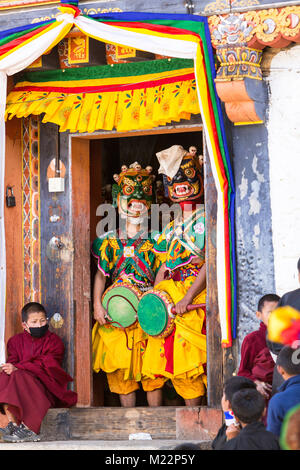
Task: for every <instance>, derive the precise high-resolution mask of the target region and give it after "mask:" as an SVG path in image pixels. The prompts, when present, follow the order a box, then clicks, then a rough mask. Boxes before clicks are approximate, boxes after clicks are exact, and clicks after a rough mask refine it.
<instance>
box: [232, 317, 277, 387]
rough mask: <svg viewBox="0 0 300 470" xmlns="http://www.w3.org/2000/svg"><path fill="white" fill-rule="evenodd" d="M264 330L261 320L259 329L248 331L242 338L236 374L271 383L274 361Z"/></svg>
mask: <svg viewBox="0 0 300 470" xmlns="http://www.w3.org/2000/svg"><path fill="white" fill-rule="evenodd" d="M266 332H267V327H266V325H265V324H264V323H263V322H261V323H260V327H259V330H256V331H253V332H252V333H249V334H248V335H247V336H246V337H245V338H244V341H243V343H242V348H241V362H240V367H239V371H238V374H237V375H240V376H243V377H247V378H249V379H251V380H253V381H255V380H259V381H261V382H266V383H268V384H270V385H272V377H273V370H274V366H275V363H274V361H273V359H272V356H271V354H270V352H269V349H268V348H267V342H266Z"/></svg>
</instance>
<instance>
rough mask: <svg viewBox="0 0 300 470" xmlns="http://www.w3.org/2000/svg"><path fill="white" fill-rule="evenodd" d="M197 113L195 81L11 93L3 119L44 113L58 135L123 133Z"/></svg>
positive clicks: (160, 124)
mask: <svg viewBox="0 0 300 470" xmlns="http://www.w3.org/2000/svg"><path fill="white" fill-rule="evenodd" d="M199 112H200V110H199V103H198V97H197V92H196V87H195V81H194V80H187V81H183V82H177V83H169V84H166V85H161V86H157V87H151V88H145V89H136V90H131V91H130V90H129V91H128V90H126V91H115V92H104V93H78V94H77V93H69V94H66V93H58V92H41V91H16V90H15V91H12V92H11V93H10V94H9V96H8V99H7V107H6V119H7V118H9V119H11V118H13V117H14V116H16V117H19V118H20V117H26V116H29V115H30V114H36V115H38V114H43V113H44V117H43V120H42V122H53V123H54V124H57V125H58V126H59V127H60V131H61V132H64V131H66V130H69V131H70V132H89V133H90V132H94V131H96V130H99V129H103V130H112V129H116V130H117V131H119V132H125V131H130V130H137V129H151V128H153V127H158V126H162V125H166V124H168V123H171V122H172V121H177V122H178V121H180V120H181V119H190V117H191V114H199Z"/></svg>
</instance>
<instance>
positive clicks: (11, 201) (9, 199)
mask: <svg viewBox="0 0 300 470" xmlns="http://www.w3.org/2000/svg"><path fill="white" fill-rule="evenodd" d="M9 193H10V194H9ZM6 205H7V207H14V206H15V205H16V198H15V196H14V192H13V187H12V186H7V187H6Z"/></svg>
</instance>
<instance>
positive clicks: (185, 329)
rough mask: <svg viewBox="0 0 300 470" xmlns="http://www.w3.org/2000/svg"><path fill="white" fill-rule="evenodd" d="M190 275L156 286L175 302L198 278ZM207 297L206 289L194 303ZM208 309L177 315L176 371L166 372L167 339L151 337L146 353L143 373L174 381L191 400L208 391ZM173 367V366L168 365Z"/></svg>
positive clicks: (202, 301)
mask: <svg viewBox="0 0 300 470" xmlns="http://www.w3.org/2000/svg"><path fill="white" fill-rule="evenodd" d="M195 279H196V277H195V276H189V277H187V278H186V279H185V280H184V281H180V282H179V281H173V280H165V281H162V282H160V283H159V284H158V285H157V286H156V287H155V289H158V290H162V291H165V292H167V293H168V294H169V295H170V296H171V298H172V300H173V302H174V303H177V302H179V301H180V300H182V299H183V297H184V296H185V294H186V293H187V291H188V289H189V287H190V286H191V285H192V284H193V282H194V281H195ZM205 300H206V289H205V290H203V291H202V292H201V293H200V294H199V295H197V297H195V298H194V300H193V303H195V304H202V303H205ZM204 320H205V312H204V310H203V309H197V310H191V311H190V312H188V313H185V314H184V315H183V316H179V315H177V316H176V319H175V325H176V330H175V336H174V349H173V371H172V373H171V372H168V371H166V366H167V357H166V355H165V348H164V345H165V341H166V340H165V339H158V338H153V337H150V336H149V337H148V341H147V346H146V351H145V352H144V354H143V366H142V374H143V376H146V377H149V378H154V377H155V376H163V377H166V378H169V379H171V380H172V382H173V385H174V388H175V389H176V391H177V393H179V395H181V396H182V397H183V398H186V399H188V398H189V399H190V398H196V397H198V396H202V395H204V394H205V388H206V386H207V380H206V373H205V369H204V365H205V364H206V335H205V334H203V333H202V327H203V322H204ZM168 369H169V367H168Z"/></svg>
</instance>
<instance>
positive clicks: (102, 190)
mask: <svg viewBox="0 0 300 470" xmlns="http://www.w3.org/2000/svg"><path fill="white" fill-rule="evenodd" d="M172 145H182V146H183V147H184V148H185V149H186V150H188V149H189V147H190V146H191V145H194V146H196V147H197V150H198V155H199V154H203V136H202V132H201V131H198V132H195V131H194V132H182V130H181V131H180V132H177V133H164V134H152V135H139V136H130V137H123V138H120V137H117V138H103V139H101V138H99V139H93V140H90V208H91V213H90V224H91V226H90V233H91V243H92V241H93V240H94V238H96V226H97V223H98V222H99V217H97V216H96V209H97V207H98V206H99V204H101V203H104V202H111V185H112V183H113V182H114V181H113V174H114V173H120V171H121V166H122V165H124V164H125V165H127V166H129V165H130V164H131V163H134V162H135V161H137V162H139V163H140V164H141V165H142V167H143V168H145V167H146V166H147V165H151V166H152V167H153V172H154V174H155V175H157V179H160V178H161V177H160V176H158V174H157V170H158V166H159V165H158V160H157V158H156V152H159V151H160V150H163V149H166V148H168V147H171V146H172ZM96 271H97V267H96V263H95V260H94V259H92V260H91V286H92V292H91V298H93V283H94V276H95V273H96ZM108 286H109V283H108V284H107V287H108ZM92 324H93V323H92ZM93 396H94V400H93V406H120V401H119V397H118V395H116V394H114V393H111V392H110V391H109V388H108V385H107V381H106V376H105V374H104V373H103V372H100V373H98V374H95V373H94V374H93ZM136 398H137V400H136V404H137V406H147V401H146V394H145V392H144V391H143V390H142V388H141V389H140V390H139V391H138V392H137V395H136ZM164 405H166V406H184V401H183V400H182V399H181V397H179V396H178V395H177V393H176V392H175V390H174V388H173V387H172V384H171V383H169V382H167V383H166V384H165V386H164Z"/></svg>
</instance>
